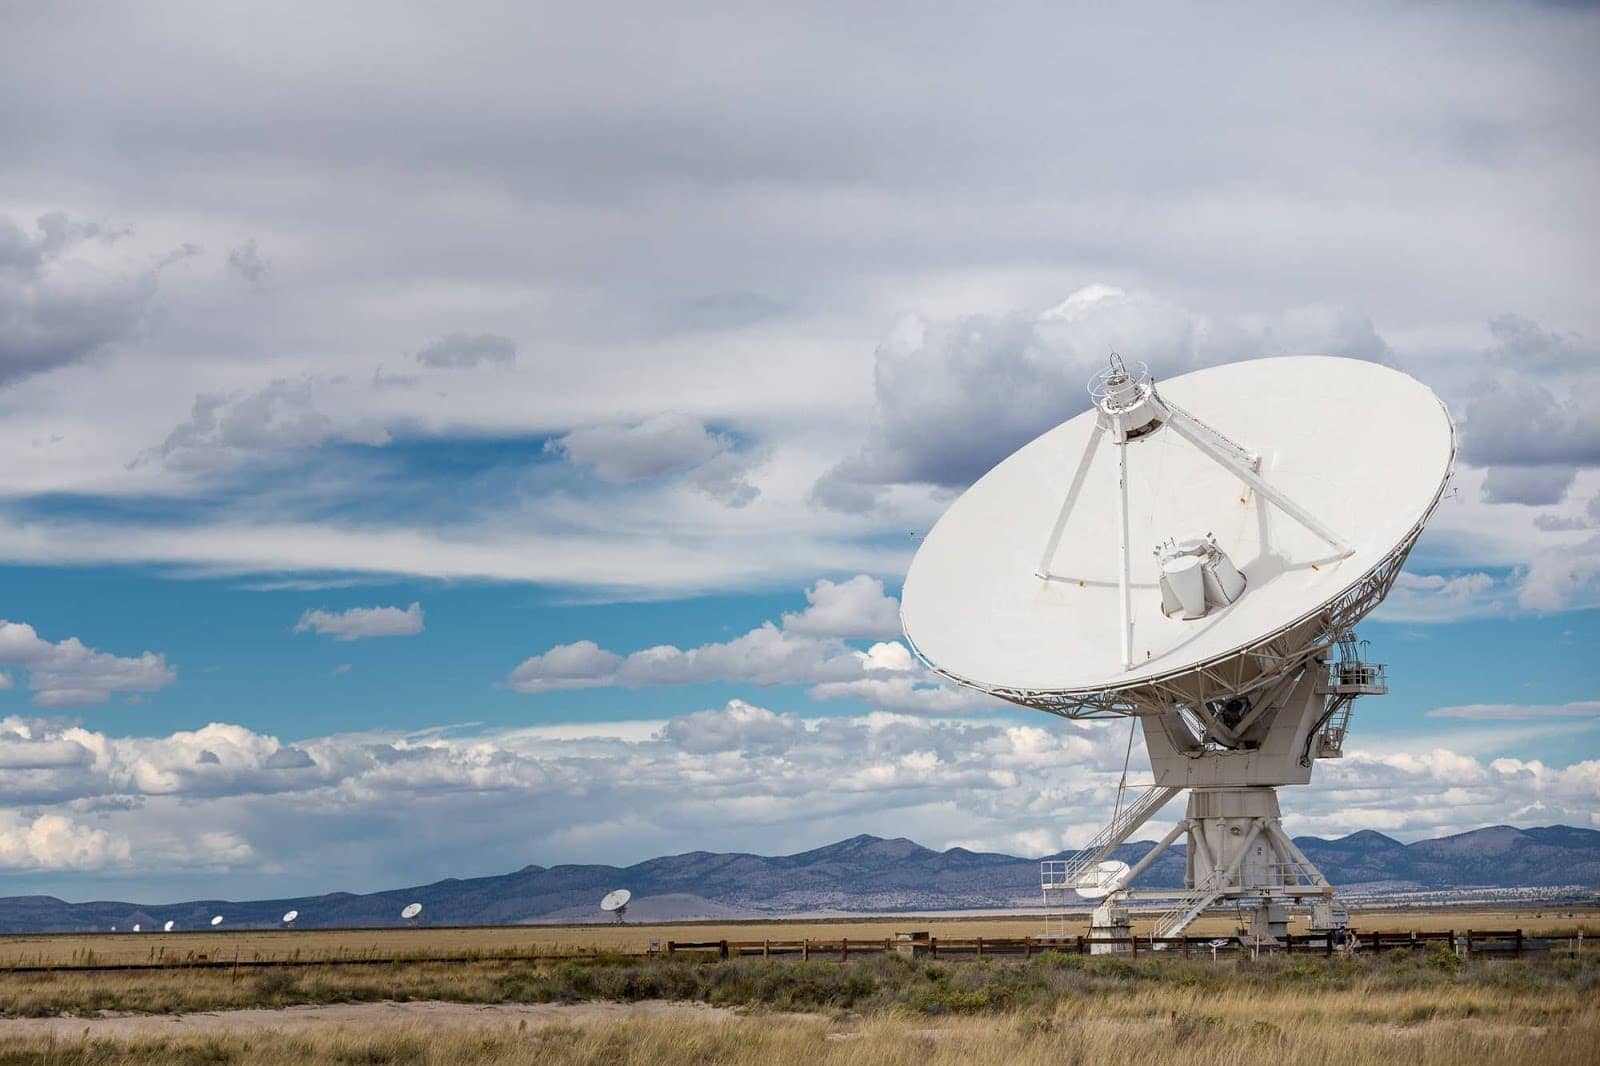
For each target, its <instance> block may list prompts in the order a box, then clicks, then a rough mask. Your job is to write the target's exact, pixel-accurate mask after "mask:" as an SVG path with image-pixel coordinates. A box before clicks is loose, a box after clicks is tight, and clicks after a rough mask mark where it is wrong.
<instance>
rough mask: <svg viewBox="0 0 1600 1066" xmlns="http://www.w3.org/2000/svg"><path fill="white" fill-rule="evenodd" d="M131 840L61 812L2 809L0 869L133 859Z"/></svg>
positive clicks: (89, 865) (83, 866) (84, 866)
mask: <svg viewBox="0 0 1600 1066" xmlns="http://www.w3.org/2000/svg"><path fill="white" fill-rule="evenodd" d="M130 857H131V856H130V853H129V847H128V842H127V841H126V840H124V839H120V838H117V837H113V836H112V835H111V834H110V833H108V832H106V831H105V830H104V829H94V828H91V827H89V826H86V825H83V824H81V823H78V822H75V821H73V820H72V819H71V818H68V817H66V816H64V815H61V814H41V815H39V816H38V817H37V818H34V819H33V820H32V821H29V820H27V819H26V818H23V817H20V816H18V815H17V814H16V813H15V812H11V811H0V869H10V870H97V869H100V868H102V867H105V866H110V865H115V864H124V863H127V862H128V861H129V859H130Z"/></svg>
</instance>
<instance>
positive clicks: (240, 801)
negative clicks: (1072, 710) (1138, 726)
mask: <svg viewBox="0 0 1600 1066" xmlns="http://www.w3.org/2000/svg"><path fill="white" fill-rule="evenodd" d="M0 733H3V734H4V735H5V736H6V737H8V738H9V742H10V743H12V744H15V745H19V746H22V747H27V746H30V745H35V746H39V747H41V748H46V749H48V750H47V752H46V753H41V754H40V755H39V756H37V757H34V758H31V759H29V758H19V759H15V760H13V761H15V762H17V763H18V764H33V765H35V766H36V767H37V768H36V769H32V770H27V771H18V772H7V773H6V774H3V775H0V805H4V806H5V807H6V808H8V811H7V813H5V814H0V840H4V841H5V843H4V844H0V864H5V865H13V866H20V867H21V868H27V869H38V868H41V867H42V866H44V865H45V864H46V863H54V864H55V865H56V866H58V867H59V866H61V865H63V864H67V863H72V862H77V863H80V864H85V865H92V864H97V863H98V864H107V863H121V864H124V865H126V863H127V861H128V858H129V857H131V860H132V862H133V865H134V866H135V867H136V868H137V869H139V870H153V869H155V868H157V867H159V866H161V865H163V864H169V863H182V864H186V865H194V866H198V865H209V866H213V867H216V868H219V869H226V870H229V871H231V872H232V873H233V874H234V875H236V876H240V877H244V876H246V875H249V874H251V873H256V874H259V873H262V872H265V871H273V872H274V873H275V874H277V875H278V876H282V874H283V873H284V872H286V871H287V872H292V873H294V874H295V875H296V876H299V877H303V878H305V879H306V883H307V886H308V888H310V887H313V886H315V887H316V888H318V889H321V890H326V889H329V888H333V887H341V888H375V887H380V886H383V885H386V884H388V885H392V884H395V883H402V882H403V883H414V882H415V881H417V880H421V879H425V878H428V877H433V876H450V875H459V872H460V870H461V869H463V868H469V869H473V870H478V871H482V872H486V873H487V872H494V871H496V870H498V869H499V868H500V867H498V866H495V865H493V864H491V865H490V866H489V867H485V866H484V865H483V860H482V856H483V855H485V854H490V855H501V856H513V857H521V856H527V857H528V860H529V861H540V862H545V863H549V862H563V861H580V862H581V861H618V860H627V861H632V860H636V859H639V858H644V857H647V856H650V855H656V854H665V853H671V852H673V851H679V850H690V849H696V848H705V847H708V846H714V847H717V848H719V849H724V848H725V849H728V850H741V849H753V850H759V851H763V852H768V853H773V852H782V851H785V850H791V849H798V848H799V847H808V846H814V845H816V844H819V843H823V842H826V841H828V840H831V839H837V838H839V837H844V836H849V835H852V834H854V833H857V832H879V833H882V834H885V835H908V836H911V837H913V838H915V839H918V840H919V841H920V842H922V843H924V844H927V845H929V846H933V847H946V846H951V845H954V844H957V843H960V844H963V845H965V846H969V847H978V848H1016V849H1026V850H1031V851H1032V852H1033V853H1035V854H1039V853H1049V852H1053V851H1056V850H1059V849H1062V848H1067V847H1073V846H1077V845H1080V844H1082V843H1084V842H1086V841H1087V840H1088V838H1089V837H1091V836H1092V835H1093V834H1094V832H1095V831H1096V830H1097V829H1098V828H1099V826H1100V825H1101V824H1102V823H1103V821H1104V820H1105V819H1106V818H1107V817H1108V816H1109V815H1110V813H1111V809H1112V806H1113V804H1114V802H1115V799H1116V787H1117V781H1118V779H1119V777H1120V776H1121V773H1122V760H1123V751H1124V745H1125V743H1126V740H1127V732H1126V725H1125V724H1122V723H1116V724H1110V725H1086V724H1081V723H1069V722H1062V721H1057V720H1054V719H1046V718H1044V717H1043V716H1034V717H1031V718H1030V719H1029V720H1028V721H1026V722H1023V721H1016V720H1011V719H1008V718H1004V717H1001V718H997V717H984V718H976V719H967V718H927V717H921V716H914V715H905V714H895V713H887V712H874V713H871V714H866V715H860V716H830V717H812V716H805V715H797V714H791V713H783V712H778V711H774V710H771V709H768V708H765V707H761V706H758V705H756V704H752V703H749V702H746V701H742V700H733V701H730V702H729V703H727V704H726V705H725V706H721V707H717V708H713V709H709V710H704V711H698V712H695V713H692V714H687V715H682V716H677V717H673V718H669V719H666V720H661V721H645V722H611V723H607V722H593V723H568V724H563V725H554V726H543V727H539V726H535V727H528V728H523V729H511V730H500V731H493V732H470V731H463V730H459V729H454V730H428V731H424V732H422V733H418V734H413V735H406V734H400V733H392V732H382V733H375V732H365V733H350V734H336V735H332V736H326V737H320V738H308V739H301V740H296V741H295V742H294V743H293V744H285V743H282V742H280V741H279V740H277V739H275V738H273V737H270V736H265V735H262V734H259V733H255V732H253V731H251V730H248V729H245V728H243V727H241V726H237V725H229V724H224V723H214V724H212V725H209V726H206V727H205V728H204V729H200V730H195V731H192V732H180V733H174V734H170V735H168V736H157V737H146V738H115V737H109V736H106V735H104V734H101V733H97V732H94V731H91V730H86V729H83V728H82V727H80V726H73V725H70V724H66V723H53V722H24V721H20V720H17V719H6V720H3V721H0ZM68 744H70V745H74V746H76V747H77V748H81V749H82V750H84V751H87V752H89V753H90V756H91V757H90V758H88V759H84V758H81V757H75V758H71V759H68V758H63V757H62V751H63V750H64V749H63V748H62V746H63V745H68ZM206 753H210V754H211V755H212V756H213V758H203V756H204V755H205V754H206ZM284 753H288V754H284ZM295 753H300V754H303V756H304V758H303V759H302V758H301V757H300V755H298V754H295ZM290 762H292V763H294V764H295V765H294V766H293V767H289V768H283V767H282V766H281V764H285V763H290ZM275 764H276V765H275ZM1131 770H1132V774H1133V780H1134V781H1135V782H1137V781H1140V780H1145V779H1147V778H1148V773H1149V769H1148V767H1147V766H1145V765H1144V764H1143V762H1142V759H1140V758H1137V757H1136V759H1135V763H1134V765H1133V767H1132V768H1131ZM1597 786H1600V762H1594V761H1584V762H1575V763H1573V764H1571V765H1569V766H1565V767H1559V766H1550V765H1547V764H1543V763H1539V762H1537V761H1523V760H1517V759H1494V760H1492V761H1488V762H1485V761H1483V760H1481V759H1478V758H1475V757H1473V756H1470V755H1465V754H1462V753H1460V752H1456V751H1452V750H1450V749H1449V748H1448V747H1441V748H1438V749H1436V750H1429V751H1422V752H1392V751H1382V752H1381V753H1374V752H1368V751H1366V750H1363V749H1361V748H1359V747H1352V748H1351V749H1349V750H1347V754H1346V756H1345V758H1344V759H1343V760H1338V761H1325V762H1323V763H1319V764H1318V768H1317V774H1316V781H1315V784H1314V785H1313V786H1312V787H1310V788H1304V789H1296V790H1294V791H1295V794H1294V796H1293V797H1292V802H1288V800H1287V798H1286V803H1285V808H1286V814H1285V821H1286V823H1288V824H1289V826H1290V828H1291V829H1292V830H1293V831H1294V832H1297V833H1301V832H1317V833H1321V834H1324V835H1338V834H1342V833H1347V832H1353V831H1355V830H1358V829H1364V828H1381V829H1383V830H1384V831H1386V832H1393V833H1399V834H1401V835H1407V834H1410V835H1431V834H1435V833H1445V832H1454V831H1459V830H1464V829H1470V828H1475V827H1477V826H1480V825H1485V824H1496V823H1502V822H1507V821H1512V822H1516V821H1526V819H1527V817H1528V815H1526V813H1525V812H1527V811H1528V810H1529V809H1530V807H1531V806H1532V805H1534V804H1538V805H1540V806H1539V807H1538V813H1537V815H1536V816H1535V817H1536V818H1537V821H1538V823H1539V824H1548V823H1550V822H1560V821H1566V822H1570V823H1572V824H1579V825H1582V824H1590V823H1591V822H1592V821H1593V819H1594V811H1593V798H1594V795H1595V794H1596V789H1597ZM24 804H28V805H32V807H33V809H32V810H31V811H30V813H28V814H27V815H21V814H18V813H16V812H17V809H18V808H20V807H21V806H22V805H24ZM91 806H92V807H93V809H94V810H95V811H96V812H97V813H96V819H97V821H96V823H95V825H94V827H93V829H92V830H89V832H90V833H94V832H100V833H104V834H105V837H104V838H100V837H89V838H85V837H84V830H83V828H82V827H81V826H80V827H79V828H78V829H76V830H74V829H73V828H71V826H64V825H63V824H62V822H59V821H56V822H46V823H45V824H44V825H42V826H39V827H38V828H37V830H36V829H35V824H36V821H37V819H38V818H39V817H40V816H50V817H52V818H56V819H62V820H64V821H66V822H77V821H78V820H79V818H80V816H79V815H78V814H76V813H75V812H78V811H82V810H87V809H89V808H90V807H91ZM1519 812H1524V813H1523V814H1522V815H1521V816H1520V817H1519ZM1171 816H1174V817H1175V816H1176V815H1175V814H1172V815H1171ZM286 822H289V823H292V824H293V825H294V826H295V831H294V832H293V833H289V834H285V833H282V832H280V831H278V829H277V827H279V826H281V825H283V824H285V823H286ZM1160 831H1161V829H1160V826H1159V825H1158V826H1152V828H1151V830H1150V832H1152V833H1159V832H1160ZM202 834H209V835H210V838H209V839H203V838H202ZM19 841H22V842H21V843H19ZM44 856H53V858H44ZM518 862H519V860H518V858H506V859H504V861H503V864H502V865H503V866H504V867H505V868H512V867H514V866H515V865H517V864H518ZM1024 890H1025V886H1021V887H1019V895H1020V894H1021V893H1022V892H1023V891H1024Z"/></svg>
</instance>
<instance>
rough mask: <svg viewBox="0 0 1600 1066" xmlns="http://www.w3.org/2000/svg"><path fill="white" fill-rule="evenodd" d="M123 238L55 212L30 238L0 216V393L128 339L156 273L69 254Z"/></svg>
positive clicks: (153, 286) (148, 298)
mask: <svg viewBox="0 0 1600 1066" xmlns="http://www.w3.org/2000/svg"><path fill="white" fill-rule="evenodd" d="M123 235H124V231H119V230H115V229H109V228H107V227H105V226H102V225H100V224H98V223H94V222H87V221H84V220H81V219H74V218H71V217H69V216H68V215H66V214H64V213H62V212H60V211H52V212H50V213H49V214H45V215H41V216H40V217H39V218H38V220H37V221H36V223H35V226H34V230H33V231H32V232H29V231H28V230H25V229H23V228H22V227H21V226H20V225H18V224H17V223H16V222H15V221H14V220H12V219H11V218H10V217H9V216H6V215H0V386H4V385H6V384H8V383H10V382H12V381H15V380H17V379H18V378H22V377H25V376H27V375H29V374H36V373H40V372H42V371H46V370H50V369H53V368H55V367H59V366H65V365H67V364H69V363H75V362H78V361H79V360H82V359H86V358H88V357H89V356H91V355H93V354H94V353H95V352H97V351H99V350H100V349H102V348H104V347H105V346H106V345H108V344H111V343H113V342H115V341H118V340H121V339H123V338H126V337H128V336H130V335H131V334H132V333H133V332H134V330H135V329H136V328H137V326H138V325H139V322H140V320H141V319H142V318H143V317H144V314H145V311H146V310H147V309H148V307H149V305H150V301H151V299H152V297H154V295H155V292H156V280H157V275H158V272H159V268H158V267H155V266H150V265H141V266H137V267H133V266H128V265H126V264H122V265H118V266H114V267H110V268H107V267H104V266H100V265H97V264H95V263H94V262H93V260H92V259H91V258H89V257H85V256H80V255H76V254H74V253H75V252H77V251H79V250H80V249H82V248H83V246H84V245H86V244H89V243H91V242H95V243H100V244H108V243H110V242H112V241H115V240H116V239H118V238H119V237H121V236H123Z"/></svg>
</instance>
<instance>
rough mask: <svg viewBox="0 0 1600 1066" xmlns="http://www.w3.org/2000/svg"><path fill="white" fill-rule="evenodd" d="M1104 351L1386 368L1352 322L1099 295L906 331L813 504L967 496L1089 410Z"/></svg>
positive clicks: (1370, 331)
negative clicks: (959, 492)
mask: <svg viewBox="0 0 1600 1066" xmlns="http://www.w3.org/2000/svg"><path fill="white" fill-rule="evenodd" d="M1113 351H1118V352H1122V353H1127V356H1128V358H1129V359H1130V360H1139V361H1146V362H1148V363H1149V364H1151V365H1152V366H1157V367H1159V368H1161V371H1162V373H1163V374H1164V375H1165V376H1169V377H1170V376H1172V375H1175V374H1179V373H1182V372H1184V371H1186V370H1193V369H1198V368H1200V367H1204V366H1210V365H1213V364H1216V363H1222V362H1231V361H1233V360H1236V359H1241V358H1249V357H1252V356H1267V355H1287V354H1298V353H1307V352H1316V353H1322V354H1328V355H1341V356H1347V357H1351V358H1358V359H1372V360H1378V361H1382V362H1389V361H1392V352H1391V351H1390V349H1389V346H1388V345H1387V344H1386V343H1385V342H1384V340H1383V338H1382V337H1380V336H1379V335H1378V333H1377V331H1376V330H1375V329H1374V328H1373V326H1372V323H1371V322H1370V321H1369V320H1368V319H1366V318H1365V317H1364V316H1361V315H1359V314H1356V313H1353V312H1349V311H1343V310H1340V309H1335V308H1326V307H1308V308H1304V309H1301V310H1297V311H1293V312H1289V313H1285V314H1281V315H1277V316H1272V317H1270V318H1264V317H1253V318H1251V317H1240V318H1238V319H1235V320H1217V319H1213V318H1208V317H1206V316H1202V315H1197V314H1194V313H1191V312H1188V311H1185V310H1183V309H1181V308H1178V307H1174V306H1172V305H1170V304H1167V303H1165V302H1163V301H1160V300H1156V299H1153V298H1151V297H1148V296H1143V295H1139V294H1130V293H1127V292H1124V291H1122V290H1121V289H1118V288H1115V287H1112V286H1108V285H1092V286H1088V287H1086V288H1083V289H1080V290H1079V291H1077V292H1075V293H1073V294H1072V295H1071V296H1069V297H1068V298H1067V299H1066V300H1064V301H1062V302H1061V303H1059V304H1057V305H1056V306H1054V307H1050V308H1048V309H1046V310H1044V311H1042V312H1038V313H1032V314H1028V313H1015V314H1012V315H1009V316H1005V317H992V316H981V317H968V318H960V319H951V320H943V321H925V320H922V319H908V320H905V321H903V322H901V323H900V325H899V326H898V327H897V328H896V330H895V331H894V332H893V333H891V335H890V336H889V337H888V338H887V339H886V340H885V341H884V342H883V343H882V344H881V345H880V346H879V347H878V350H877V353H876V363H875V370H874V399H875V403H874V407H873V415H872V425H871V429H870V430H869V433H868V436H867V439H866V442H865V444H864V446H863V448H862V450H861V452H860V453H859V454H858V455H856V456H855V457H853V458H850V459H846V460H844V461H843V462H841V463H840V464H839V465H838V466H836V467H834V468H833V469H832V470H830V471H829V472H828V473H827V474H825V475H824V476H823V477H822V478H821V479H820V480H819V481H818V482H817V485H816V487H815V489H814V490H813V498H814V499H815V500H816V501H817V502H818V503H820V504H822V505H823V506H825V507H828V508H830V509H832V510H836V511H847V512H859V511H865V510H868V509H870V508H871V507H872V506H874V505H875V504H876V502H877V501H878V500H879V499H880V498H881V495H882V493H883V490H884V489H885V488H886V487H887V486H889V485H893V484H907V483H924V484H931V485H937V486H941V487H947V488H959V487H964V486H966V485H968V484H970V483H971V482H972V481H974V480H976V479H977V478H978V477H979V476H980V475H982V474H983V473H984V472H985V471H987V470H988V469H989V468H990V467H992V466H993V465H994V464H995V463H997V462H999V461H1000V460H1001V459H1002V458H1004V457H1005V456H1006V455H1008V454H1010V453H1011V452H1013V451H1015V450H1016V449H1017V448H1018V447H1020V446H1021V445H1022V444H1024V443H1026V442H1027V441H1029V440H1031V439H1033V438H1034V437H1036V436H1038V435H1039V434H1040V433H1042V432H1044V431H1045V430H1046V429H1049V428H1050V427H1051V426H1054V425H1056V424H1058V423H1060V422H1062V421H1064V420H1065V419H1067V418H1069V417H1071V416H1072V415H1074V414H1077V413H1078V412H1080V411H1083V410H1087V409H1088V406H1089V398H1088V395H1087V392H1086V390H1085V387H1084V386H1085V383H1086V382H1087V381H1088V380H1089V378H1090V376H1091V375H1092V374H1093V373H1094V372H1095V371H1096V370H1098V369H1099V368H1100V367H1102V366H1104V365H1105V362H1106V359H1107V357H1108V356H1109V354H1110V353H1111V352H1113Z"/></svg>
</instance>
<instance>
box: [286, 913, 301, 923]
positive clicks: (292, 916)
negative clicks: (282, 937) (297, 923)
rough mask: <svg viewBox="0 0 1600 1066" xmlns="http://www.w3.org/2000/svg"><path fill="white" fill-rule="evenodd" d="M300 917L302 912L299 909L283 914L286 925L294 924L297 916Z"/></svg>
mask: <svg viewBox="0 0 1600 1066" xmlns="http://www.w3.org/2000/svg"><path fill="white" fill-rule="evenodd" d="M298 917H300V912H299V911H289V912H288V913H286V914H285V915H284V916H283V924H284V925H293V924H294V920H295V919H296V918H298Z"/></svg>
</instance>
